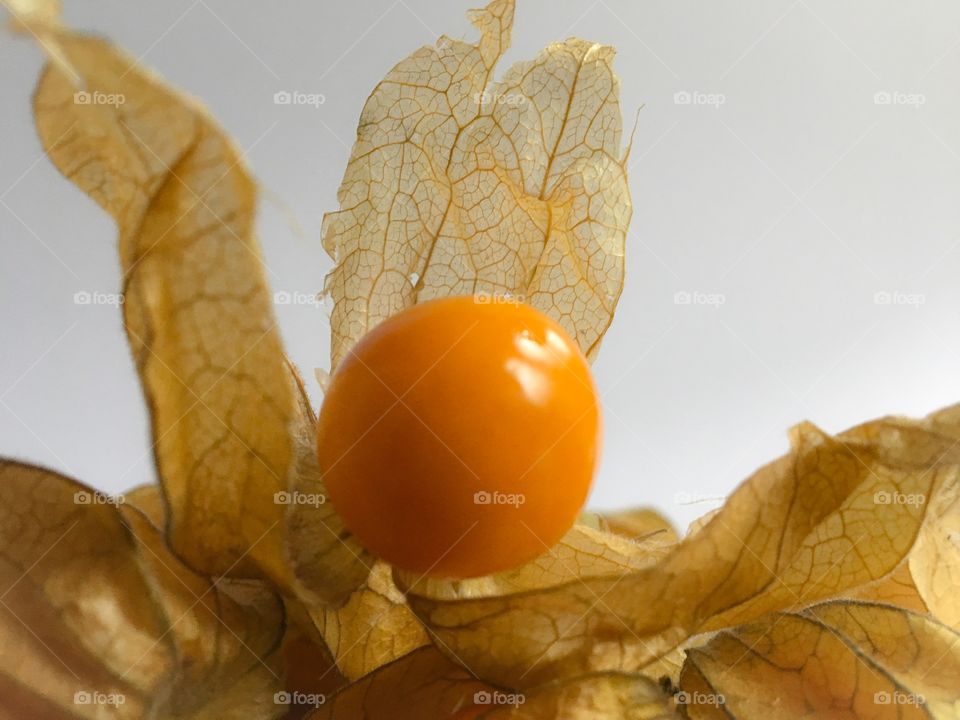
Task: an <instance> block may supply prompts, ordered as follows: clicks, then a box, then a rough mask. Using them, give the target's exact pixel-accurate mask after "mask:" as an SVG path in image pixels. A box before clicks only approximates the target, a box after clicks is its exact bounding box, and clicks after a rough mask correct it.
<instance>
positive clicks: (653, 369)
mask: <svg viewBox="0 0 960 720" xmlns="http://www.w3.org/2000/svg"><path fill="white" fill-rule="evenodd" d="M66 4H67V6H68V7H67V19H68V21H69V22H70V23H71V24H73V25H75V26H78V27H82V28H88V29H94V30H96V31H98V32H101V33H103V34H106V35H108V36H110V37H112V38H114V39H115V40H116V41H117V42H118V43H120V44H121V45H123V46H124V47H126V48H127V49H128V51H130V52H131V53H132V54H133V55H134V56H142V58H143V61H144V62H145V63H147V64H149V65H151V66H153V67H155V68H157V69H158V70H159V71H160V72H161V73H162V74H163V75H165V76H166V77H167V78H168V79H169V80H170V81H171V82H172V83H173V84H175V85H177V86H179V87H181V88H184V89H186V90H187V91H189V92H191V93H193V94H194V95H196V96H198V97H201V98H203V100H204V101H205V102H206V103H207V105H208V106H209V107H210V108H211V110H212V112H213V113H214V115H215V116H216V117H217V118H218V119H219V120H220V122H221V123H222V124H223V126H224V127H225V128H226V129H227V131H228V132H229V133H230V134H231V135H232V136H233V137H235V138H236V139H237V142H238V143H239V144H240V146H241V147H242V148H244V149H245V150H246V151H247V156H248V159H249V163H250V165H251V166H252V167H253V169H254V170H255V172H256V173H257V175H258V177H259V178H260V180H261V181H262V183H263V185H264V188H265V189H266V190H267V191H268V192H269V193H270V195H269V196H268V197H265V198H264V201H263V207H262V213H261V217H260V232H261V237H262V242H263V245H264V249H265V254H266V259H267V263H268V265H269V268H270V276H271V278H272V280H273V282H274V285H275V289H277V290H285V291H289V292H294V293H303V294H311V293H313V292H315V291H316V290H318V289H319V288H320V286H321V283H322V279H323V276H324V273H325V272H326V271H327V269H328V268H329V265H330V263H329V260H328V259H327V258H326V256H325V254H324V253H323V251H322V249H321V248H320V243H319V229H320V220H321V217H322V213H323V212H324V211H325V210H329V209H331V208H333V207H334V200H335V191H336V187H337V185H338V183H339V180H340V177H341V175H342V172H343V169H344V166H345V163H346V160H347V156H348V151H349V146H350V144H351V143H352V139H353V133H354V131H355V128H356V121H357V117H358V114H359V112H360V108H361V106H362V103H363V101H364V99H365V97H366V95H367V93H368V92H369V90H370V89H372V87H373V86H374V84H375V83H376V82H377V81H378V80H379V79H380V78H381V77H382V76H383V75H384V74H385V73H386V71H387V70H388V69H389V68H390V67H391V66H392V65H393V64H394V62H396V61H397V60H399V59H400V58H401V57H403V56H404V55H406V54H407V53H409V52H411V51H412V50H413V49H415V48H416V47H417V46H419V45H422V44H427V43H432V42H433V41H434V40H435V38H436V36H437V35H439V34H441V33H447V34H449V35H451V36H454V37H466V38H471V39H472V38H473V37H474V35H473V32H472V29H471V28H470V27H469V25H468V22H467V21H466V19H465V17H464V10H466V9H467V8H468V7H469V6H470V3H469V2H467V1H464V2H461V1H460V0H457V1H455V2H453V1H450V0H445V1H444V2H439V1H438V0H433V1H432V2H428V1H426V0H396V1H395V2H394V1H393V0H376V1H364V2H349V3H341V2H336V3H334V2H307V1H306V0H303V1H297V2H292V1H291V2H282V3H270V4H267V3H262V2H253V1H252V0H243V1H238V0H231V1H229V2H228V1H227V0H196V1H194V0H166V1H165V2H146V1H145V0H136V1H133V0H123V1H122V2H121V1H120V0H114V1H112V2H107V1H103V2H96V1H93V0H86V1H84V2H69V0H68V2H67V3H66ZM569 35H579V36H582V37H585V38H589V39H591V40H595V41H600V42H604V43H609V44H612V45H614V46H616V47H617V48H618V49H619V54H618V58H617V69H618V71H619V74H620V76H621V78H622V93H623V107H624V114H625V116H626V120H627V123H628V125H629V124H630V123H631V122H632V118H633V115H634V112H635V110H636V108H638V107H640V106H641V105H642V106H643V110H642V111H641V112H640V115H639V118H640V120H639V128H638V131H637V140H636V143H635V151H634V155H633V158H632V163H633V167H632V178H631V182H632V187H633V194H634V201H635V206H636V209H635V216H634V222H633V226H632V232H631V236H630V238H629V243H628V267H627V271H628V280H627V285H626V290H625V292H624V294H623V299H622V301H621V303H620V307H619V310H618V313H617V318H616V321H615V322H614V324H613V327H612V328H611V330H610V332H609V333H608V335H607V339H606V341H605V343H604V346H603V349H602V352H601V355H600V359H599V360H598V362H597V363H596V365H595V369H596V376H597V381H598V384H599V386H600V388H601V391H602V392H603V393H604V405H605V414H606V439H605V450H604V457H603V464H602V468H601V471H600V475H599V477H598V479H597V482H596V486H595V488H594V492H593V497H592V501H591V504H592V506H594V507H597V508H608V507H615V506H625V505H632V504H653V505H656V506H658V507H660V508H661V509H663V510H665V511H666V512H667V513H668V514H670V515H671V516H672V517H673V518H674V519H676V520H677V521H678V522H679V523H680V524H686V523H687V522H688V521H689V520H691V519H692V518H694V517H695V516H697V515H700V514H702V513H703V512H705V511H707V510H709V509H711V508H712V507H715V506H716V505H718V504H719V499H718V498H719V496H722V495H724V494H725V493H727V492H729V491H730V490H731V489H732V488H733V487H734V485H735V484H736V483H737V482H738V481H740V480H741V479H743V478H744V477H746V476H747V475H748V474H749V473H750V472H752V471H753V470H754V469H756V468H757V467H758V466H760V465H761V464H763V463H765V462H766V461H768V460H770V459H773V458H774V457H775V456H777V455H778V454H780V453H782V452H783V451H784V450H785V448H786V435H785V431H786V429H787V428H788V427H789V426H790V425H792V424H794V423H795V422H798V421H799V420H801V419H805V418H807V419H810V420H812V421H813V422H815V423H817V424H818V425H820V426H821V427H823V428H825V429H827V430H830V431H838V430H841V429H843V428H844V427H847V426H849V425H851V424H854V423H856V422H859V421H861V420H866V419H868V418H871V417H875V416H878V415H883V414H887V413H903V414H912V415H917V414H923V413H926V412H929V411H931V410H933V409H935V408H937V407H939V406H942V405H946V404H949V403H951V402H953V401H955V400H960V373H958V372H957V368H958V366H960V327H958V322H957V321H958V319H960V318H958V313H960V297H958V295H960V285H958V283H957V276H958V273H957V270H958V268H960V202H958V201H957V200H958V195H960V92H958V80H960V6H958V5H957V4H956V3H951V2H947V1H946V0H929V1H927V2H916V3H909V4H907V3H900V2H866V1H862V2H844V3H831V2H827V1H826V0H796V1H794V2H789V1H786V2H785V1H777V2H771V1H769V0H767V1H764V2H760V1H758V0H752V1H750V2H743V1H742V0H736V1H734V0H723V1H722V2H705V1H702V2H677V1H676V0H662V1H660V2H648V1H644V2H636V1H635V0H598V1H597V2H593V3H590V2H557V1H556V0H554V1H549V0H519V7H518V10H517V17H516V26H515V31H514V47H513V48H512V49H511V50H510V52H509V53H508V55H507V57H506V58H505V62H504V64H503V65H502V66H501V67H502V68H503V67H506V65H507V64H509V63H512V62H513V61H515V60H518V59H524V58H528V57H530V56H532V55H533V54H534V53H535V52H536V51H537V50H538V49H539V48H541V47H542V46H544V45H545V44H547V43H548V42H550V41H552V40H556V39H561V38H564V37H566V36H569ZM40 65H41V58H40V54H39V52H38V51H37V49H36V48H35V47H33V46H32V45H31V44H30V43H29V42H27V41H25V40H22V39H12V38H10V37H3V39H2V45H0V91H2V95H0V97H2V101H0V148H2V155H0V157H2V161H0V243H2V248H0V250H2V255H0V257H2V262H0V312H2V328H3V336H2V348H3V351H2V354H0V453H2V454H4V455H12V456H15V457H19V458H23V459H28V460H31V461H35V462H40V463H44V464H46V465H49V466H52V467H55V468H58V469H60V470H63V471H66V472H68V473H71V474H73V475H75V476H77V477H79V478H81V479H84V480H86V481H88V482H90V483H92V484H94V485H96V486H99V487H101V488H103V489H105V490H108V491H119V490H121V489H123V488H126V487H130V486H132V485H135V484H138V483H142V482H145V481H149V480H151V479H152V477H153V470H152V466H151V456H150V453H149V447H150V443H149V440H148V428H147V418H146V415H145V412H144V408H143V404H142V402H141V396H140V391H139V388H138V385H137V382H136V378H135V376H134V373H133V369H132V364H131V360H130V357H129V354H128V351H127V349H126V346H125V341H124V336H123V332H122V328H121V325H120V320H119V314H118V311H117V309H116V308H114V307H111V306H109V305H77V304H75V303H74V299H73V298H74V294H75V293H77V292H84V291H86V292H100V293H115V292H117V290H118V288H119V287H120V276H119V268H118V261H117V258H116V253H115V231H114V227H113V224H112V222H111V221H110V220H109V219H108V218H107V217H106V216H105V215H104V214H103V213H102V212H101V211H100V210H99V209H98V208H97V207H96V206H95V205H94V204H93V203H92V202H91V201H90V200H88V199H87V198H86V197H84V196H83V195H82V194H81V193H80V192H78V191H77V190H75V189H74V188H73V187H72V186H71V185H69V184H68V183H67V182H66V181H64V180H62V179H61V178H60V177H59V175H58V174H57V172H56V171H55V170H54V169H53V167H52V166H51V165H50V164H49V162H48V161H47V160H46V159H45V158H44V157H43V156H42V152H41V149H40V147H39V144H38V142H37V139H36V136H35V133H34V131H33V128H32V124H31V119H30V116H29V110H28V108H29V97H30V93H31V90H32V87H33V84H34V81H35V79H36V75H37V71H38V70H39V68H40ZM280 90H287V91H299V92H304V93H320V94H323V95H324V96H325V102H324V104H323V105H321V106H319V107H317V108H314V107H309V106H278V105H274V104H273V94H274V93H275V92H277V91H280ZM684 92H686V93H691V94H692V96H694V95H693V94H696V95H695V96H694V97H695V99H696V101H695V102H692V103H690V104H684V103H682V102H677V97H678V96H677V95H676V94H677V93H684ZM877 93H889V94H890V95H889V97H890V98H891V99H892V102H890V103H889V104H884V103H882V102H880V103H878V102H877V101H876V94H877ZM711 94H712V95H714V96H717V97H715V98H713V99H714V100H717V101H720V100H722V103H719V102H715V103H714V104H712V105H711V104H702V102H700V101H709V100H711V98H710V97H709V96H710V95H711ZM885 97H886V96H881V100H883V99H884V98H885ZM680 99H681V100H682V99H683V96H680ZM291 218H295V220H296V223H291V221H290V220H291ZM298 225H299V228H298V227H297V226H298ZM682 292H687V293H691V298H692V299H693V302H691V303H690V304H682V303H677V302H676V294H677V293H682ZM878 293H879V295H878ZM277 312H278V315H279V318H280V323H281V328H282V331H283V335H284V338H285V340H286V342H287V345H288V347H289V349H290V352H291V354H292V357H293V359H294V360H295V361H296V362H297V363H298V364H299V365H300V366H301V367H303V368H304V369H306V370H308V371H309V370H310V369H311V368H313V367H318V366H320V367H322V366H325V365H326V363H327V356H328V342H327V336H328V331H329V326H328V323H327V320H326V315H325V310H324V309H323V308H322V307H316V306H311V305H308V304H301V305H284V306H278V307H277ZM311 392H312V393H313V394H314V397H315V398H316V399H317V400H318V401H319V397H320V393H319V388H318V387H317V385H316V383H315V382H314V381H313V380H312V378H311Z"/></svg>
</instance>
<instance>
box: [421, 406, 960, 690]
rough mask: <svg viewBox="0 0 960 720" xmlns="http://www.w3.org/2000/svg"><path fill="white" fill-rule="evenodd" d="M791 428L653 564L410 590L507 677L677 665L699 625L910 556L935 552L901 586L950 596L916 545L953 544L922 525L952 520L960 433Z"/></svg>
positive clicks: (739, 620)
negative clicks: (462, 588) (786, 440)
mask: <svg viewBox="0 0 960 720" xmlns="http://www.w3.org/2000/svg"><path fill="white" fill-rule="evenodd" d="M791 442H792V445H793V448H792V450H791V452H790V454H789V455H787V456H785V457H783V458H781V459H779V460H777V461H775V462H773V463H771V464H770V465H768V466H766V467H765V468H762V469H761V470H760V471H758V472H757V473H756V474H755V475H754V476H753V477H751V478H749V479H748V480H747V481H746V482H745V483H744V484H743V485H742V486H741V487H740V488H738V489H737V490H736V491H735V492H734V493H733V495H732V496H731V497H730V499H729V500H728V502H727V503H726V505H725V506H724V507H723V508H722V509H721V510H720V511H719V512H718V513H716V514H715V515H713V517H712V518H711V519H710V520H709V521H708V522H706V524H705V525H703V526H702V527H701V528H699V529H698V531H697V532H695V533H694V534H692V535H690V536H688V537H687V538H685V539H684V540H683V541H681V542H680V543H678V544H676V545H673V546H668V547H667V548H666V552H665V557H662V559H657V560H656V561H655V562H652V563H650V564H649V565H647V566H645V567H641V568H639V569H634V568H629V567H626V566H623V567H622V568H621V569H620V571H619V572H616V571H614V572H609V573H607V574H606V575H602V576H596V577H590V576H588V575H585V574H583V573H577V574H576V577H574V578H572V579H567V580H565V581H559V582H556V583H548V584H546V585H544V584H537V583H530V584H529V585H519V584H518V585H516V586H514V587H513V588H508V587H506V586H500V587H499V588H498V589H497V592H496V593H490V594H487V593H472V594H471V593H459V594H456V593H450V592H446V593H443V592H438V591H437V590H436V588H431V587H426V588H424V587H421V588H413V589H412V590H411V592H410V594H409V596H408V601H409V602H410V605H411V607H412V608H413V610H414V611H415V612H416V613H417V614H418V616H419V617H420V618H421V619H422V620H423V622H424V624H425V625H426V626H427V627H428V628H429V630H430V632H431V635H435V636H436V637H437V640H438V645H439V646H440V647H441V648H443V649H444V650H445V651H447V652H449V653H450V654H451V656H452V657H458V658H460V659H461V660H462V661H463V662H464V663H465V664H466V665H467V666H469V667H470V668H471V669H472V670H473V671H474V672H476V673H478V675H479V676H480V677H482V678H484V679H486V680H488V681H490V682H494V683H499V684H509V685H511V686H513V687H532V686H536V685H537V684H540V683H541V682H544V681H546V680H547V679H550V678H553V677H558V676H559V677H568V676H573V675H577V674H583V673H587V672H595V671H610V670H616V671H627V672H648V673H649V674H651V675H653V676H655V677H658V676H659V674H660V673H663V672H666V674H668V675H672V673H671V672H669V668H670V667H675V666H676V664H677V653H678V648H682V647H683V646H684V644H685V643H687V642H688V640H689V639H690V638H691V637H692V636H694V635H696V634H698V633H703V632H708V631H712V630H719V629H723V628H726V627H731V626H736V625H740V624H743V623H749V622H752V621H754V620H756V619H758V618H760V617H762V616H764V615H766V614H768V613H771V612H778V611H784V610H795V609H800V608H803V607H806V606H809V605H811V604H813V603H816V602H818V601H822V600H825V599H829V598H837V597H843V596H847V595H849V594H851V593H854V592H855V591H857V590H859V589H863V591H864V592H867V590H866V589H867V588H873V590H874V592H877V590H876V588H878V587H879V586H881V585H882V584H883V583H888V582H889V583H892V582H897V581H899V582H900V583H901V585H902V583H903V582H904V577H903V572H904V570H903V569H902V568H903V565H904V563H909V565H910V569H911V572H912V575H911V577H912V578H915V577H916V573H915V572H913V568H914V567H915V566H916V567H924V568H927V579H926V580H924V581H919V580H918V581H917V584H916V586H915V587H916V591H915V592H914V591H912V590H910V588H909V586H908V588H907V590H906V594H907V595H908V596H910V597H912V598H913V601H912V602H913V604H912V605H911V607H917V604H916V603H917V599H920V600H923V601H925V602H928V603H930V602H936V599H935V598H939V602H941V603H948V602H950V600H947V596H946V594H945V593H943V592H942V591H940V592H937V593H934V592H932V591H931V589H930V588H931V587H937V588H940V587H942V583H943V579H942V578H943V576H944V571H943V570H939V571H938V570H936V568H935V563H934V567H931V566H930V561H929V560H922V559H921V558H923V557H925V556H927V555H929V554H930V553H931V552H932V551H931V549H930V548H931V542H932V547H933V548H934V549H937V550H938V551H939V550H940V549H941V548H942V545H943V543H942V542H941V543H939V544H937V543H935V542H933V541H930V542H925V541H924V540H923V538H924V537H925V536H926V533H928V532H933V533H934V537H939V536H938V535H936V534H935V533H936V531H935V530H934V528H935V527H937V524H938V523H939V524H940V526H942V525H943V523H949V522H953V519H952V518H953V516H952V515H949V514H946V515H945V514H944V512H945V510H947V509H950V508H953V507H954V506H953V504H952V502H951V501H950V499H951V498H953V497H954V493H955V492H956V487H957V482H958V468H957V466H956V465H955V464H954V463H956V461H957V451H956V450H954V449H952V448H953V445H954V444H955V443H956V439H955V438H954V437H951V436H949V435H947V434H945V433H944V432H942V431H941V430H940V429H938V428H936V427H935V424H934V421H933V420H926V421H920V422H915V421H907V420H897V419H884V420H879V421H876V422H874V423H868V424H866V425H864V426H860V427H858V428H854V429H853V430H851V431H848V432H847V433H843V434H841V435H840V436H836V437H831V436H829V435H827V434H825V433H823V432H821V431H820V430H818V429H816V428H815V427H813V426H812V425H810V424H802V425H799V426H797V427H796V428H794V430H793V431H792V432H791ZM889 498H894V499H895V500H893V501H889V502H885V499H889ZM902 499H908V500H909V502H907V501H902ZM898 573H899V574H898ZM938 573H939V577H938ZM521 574H522V573H521ZM938 583H939V584H938ZM892 592H893V591H892V590H891V589H890V588H887V589H885V590H882V593H883V595H882V597H884V598H885V599H890V598H892V597H893V595H892ZM924 596H926V597H924ZM927 598H932V599H930V600H927Z"/></svg>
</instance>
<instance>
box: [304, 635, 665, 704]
mask: <svg viewBox="0 0 960 720" xmlns="http://www.w3.org/2000/svg"><path fill="white" fill-rule="evenodd" d="M359 717H363V718H366V720H405V719H406V718H410V719H411V720H412V719H414V718H416V719H418V720H419V719H420V718H438V719H440V718H446V719H449V720H467V719H468V718H469V719H471V720H472V719H475V718H485V719H486V718H490V719H491V720H492V719H495V718H496V719H499V718H517V719H520V718H537V719H538V720H539V719H541V718H564V720H587V718H591V719H592V718H611V719H614V718H620V719H623V720H628V719H629V720H660V719H664V720H666V719H668V718H676V717H677V716H676V715H675V713H674V712H673V710H672V706H671V703H670V701H669V698H668V696H667V695H666V694H665V693H664V692H663V691H662V690H661V689H660V687H659V686H657V685H656V684H655V683H653V682H651V681H650V680H649V679H647V678H644V677H639V676H630V675H623V674H617V673H609V674H595V675H588V676H584V677H577V678H569V679H568V678H564V679H559V680H556V681H554V682H551V683H547V684H546V685H543V686H542V687H539V688H535V689H533V690H531V691H529V692H526V693H518V692H516V691H512V690H508V689H507V690H505V689H500V688H496V687H493V686H490V685H486V684H484V683H481V682H479V681H478V680H477V679H476V678H474V677H473V676H472V675H471V674H470V673H469V672H468V671H467V670H466V669H465V668H464V667H462V666H461V665H459V664H457V663H456V662H455V661H454V660H451V659H449V658H447V657H445V656H444V655H443V654H442V653H440V652H438V651H437V649H436V648H423V649H421V650H417V651H416V652H413V653H410V654H409V655H406V656H404V657H402V658H400V659H398V660H397V661H395V662H393V663H391V664H389V665H386V666H384V667H382V668H380V669H378V670H377V671H376V672H373V673H371V674H370V675H368V676H367V677H365V678H363V679H362V680H360V681H358V682H356V683H353V684H352V685H350V686H349V687H348V688H346V689H344V690H342V691H340V692H339V693H338V694H336V695H335V696H334V697H333V698H332V699H331V700H330V702H328V703H327V705H326V706H325V707H323V708H321V709H319V710H317V711H316V712H315V713H313V714H312V715H309V716H308V718H309V720H336V719H339V718H359Z"/></svg>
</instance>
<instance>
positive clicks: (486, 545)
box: [318, 297, 600, 578]
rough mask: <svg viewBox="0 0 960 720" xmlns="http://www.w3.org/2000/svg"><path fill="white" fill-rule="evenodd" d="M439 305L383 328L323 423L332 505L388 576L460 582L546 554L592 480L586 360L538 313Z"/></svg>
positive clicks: (596, 426)
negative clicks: (395, 570)
mask: <svg viewBox="0 0 960 720" xmlns="http://www.w3.org/2000/svg"><path fill="white" fill-rule="evenodd" d="M489 300H490V299H488V302H486V303H483V302H481V301H480V300H479V299H475V298H472V297H455V298H446V299H442V300H433V301H430V302H425V303H422V304H420V305H416V306H414V307H412V308H410V309H408V310H404V311H403V312H400V313H398V314H397V315H394V316H393V317H391V318H389V319H387V320H385V321H383V322H382V323H380V324H379V325H378V326H377V327H376V328H374V329H373V330H372V331H371V332H369V333H368V334H367V335H366V336H365V337H364V338H362V339H361V340H360V342H358V343H357V345H356V346H355V347H354V348H353V351H352V352H351V353H350V354H349V355H348V356H347V357H346V358H345V359H344V360H343V362H341V364H340V365H339V367H338V368H337V369H336V371H335V372H334V374H333V375H332V377H331V379H330V385H329V388H328V389H327V393H326V397H325V399H324V402H323V407H322V408H321V410H320V419H319V423H318V452H319V460H320V469H321V472H322V475H323V479H324V481H325V482H326V486H327V491H328V493H329V496H330V501H331V502H332V503H333V505H334V507H335V508H336V509H337V511H338V512H339V513H340V515H341V516H342V518H343V521H344V523H345V524H346V526H347V528H348V529H349V530H350V532H352V533H353V534H354V535H355V536H356V538H357V540H358V541H359V542H360V543H361V544H362V545H363V546H364V547H366V548H367V549H369V550H370V551H371V552H372V553H374V554H375V555H378V556H380V557H382V558H384V559H385V560H387V561H389V562H390V563H392V564H394V565H396V566H397V567H400V568H403V569H405V570H409V571H412V572H416V573H423V574H427V575H431V576H437V577H450V578H463V577H475V576H478V575H486V574H489V573H493V572H498V571H502V570H507V569H510V568H512V567H515V566H517V565H520V564H522V563H524V562H526V561H528V560H531V559H533V558H534V557H536V556H537V555H540V554H542V553H544V552H546V551H547V549H548V548H549V547H551V546H552V545H554V544H555V543H556V542H557V541H558V540H559V539H560V538H561V536H562V535H563V534H564V533H565V532H566V531H567V530H568V529H569V528H570V527H571V526H572V525H573V523H574V521H575V520H576V518H577V515H578V513H579V512H580V509H581V508H582V506H583V503H584V501H585V500H586V497H587V493H588V492H589V489H590V484H591V481H592V478H593V474H594V471H595V468H596V464H597V458H598V451H599V439H600V411H599V403H598V399H597V394H596V389H595V387H594V384H593V380H592V379H591V376H590V370H589V367H588V365H587V362H586V360H585V359H584V357H583V355H582V354H581V352H580V350H579V348H578V347H577V346H576V344H575V343H574V342H573V341H572V340H571V339H570V338H569V337H568V335H567V334H566V333H565V332H564V331H563V329H562V328H561V327H560V326H559V325H557V324H556V323H555V322H554V321H553V320H551V319H549V318H547V317H546V316H545V315H543V314H541V313H540V312H538V311H536V310H534V309H533V308H531V307H529V306H527V305H522V304H513V303H505V302H502V301H500V302H497V301H496V299H494V302H490V301H489Z"/></svg>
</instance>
